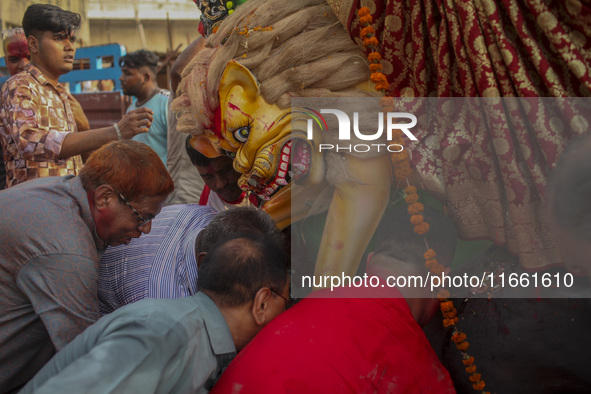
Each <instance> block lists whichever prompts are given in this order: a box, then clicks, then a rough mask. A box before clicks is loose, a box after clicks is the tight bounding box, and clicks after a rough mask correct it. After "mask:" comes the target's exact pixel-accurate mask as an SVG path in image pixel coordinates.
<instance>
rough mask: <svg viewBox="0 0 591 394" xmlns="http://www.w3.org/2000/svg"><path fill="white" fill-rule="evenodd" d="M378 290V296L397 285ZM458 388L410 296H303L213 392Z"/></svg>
mask: <svg viewBox="0 0 591 394" xmlns="http://www.w3.org/2000/svg"><path fill="white" fill-rule="evenodd" d="M375 290H377V292H375V293H374V294H375V295H374V297H375V296H383V295H384V294H385V293H384V292H385V291H387V292H392V291H393V289H375ZM322 291H323V292H325V295H330V296H331V297H339V296H340V297H344V296H347V297H350V296H351V295H353V294H358V296H365V295H367V294H363V292H366V291H374V289H371V290H366V289H363V288H348V289H337V290H335V291H334V292H332V293H330V294H326V293H327V292H328V290H322ZM395 291H396V290H395ZM351 292H353V293H351ZM396 292H397V291H396ZM314 294H315V295H316V296H319V295H321V294H320V293H314ZM388 296H389V297H392V294H391V293H389V294H388ZM397 296H399V297H400V294H399V293H398V295H397ZM453 392H455V390H454V388H453V385H452V383H451V380H450V378H449V375H448V372H447V370H446V369H445V368H444V367H443V365H441V363H440V362H439V360H438V359H437V356H436V355H435V353H434V351H433V349H432V348H431V346H430V344H429V342H428V341H427V339H426V337H425V335H424V334H423V331H422V330H421V328H420V327H419V326H418V324H417V323H416V322H415V320H414V318H413V316H412V315H411V312H410V309H409V307H408V305H407V303H406V301H405V300H404V298H307V299H304V300H302V301H301V302H299V303H298V304H296V305H295V306H294V307H293V308H291V309H289V310H288V311H286V312H285V313H283V314H281V315H279V317H277V318H276V319H275V320H273V321H272V322H271V323H269V324H268V325H267V326H266V327H265V328H264V329H263V330H262V331H261V332H260V333H259V334H258V335H257V336H256V337H255V339H254V340H253V341H252V342H251V343H250V344H249V345H248V346H247V347H245V348H244V349H243V350H242V351H241V352H240V353H239V354H238V356H237V357H236V358H235V359H234V361H233V362H232V363H231V364H230V366H229V367H228V369H227V370H226V371H225V372H224V374H223V375H222V377H221V379H220V381H219V382H218V383H217V384H216V386H215V387H214V389H213V390H212V393H214V394H215V393H218V394H219V393H257V394H264V393H273V394H277V393H307V394H310V393H453Z"/></svg>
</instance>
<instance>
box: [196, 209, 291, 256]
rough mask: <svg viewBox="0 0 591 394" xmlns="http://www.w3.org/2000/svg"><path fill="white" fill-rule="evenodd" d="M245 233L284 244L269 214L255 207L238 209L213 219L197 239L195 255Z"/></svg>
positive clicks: (219, 214) (221, 213)
mask: <svg viewBox="0 0 591 394" xmlns="http://www.w3.org/2000/svg"><path fill="white" fill-rule="evenodd" d="M244 233H247V234H255V235H261V236H263V237H265V238H269V239H273V241H276V242H278V243H283V235H282V234H281V232H280V231H279V229H278V228H277V225H276V224H275V221H274V220H273V219H272V218H271V216H269V214H268V213H266V212H263V211H261V210H259V209H256V208H253V207H237V208H232V209H228V210H227V211H222V212H220V213H218V214H216V215H215V216H214V217H213V219H212V220H211V222H209V224H208V225H207V227H205V228H204V229H203V231H201V232H200V233H199V236H198V237H197V240H196V242H195V254H196V255H197V254H199V253H201V252H207V253H209V251H210V250H211V247H212V246H213V245H215V244H217V243H219V242H222V241H224V240H227V239H230V238H233V237H235V236H236V235H238V234H244Z"/></svg>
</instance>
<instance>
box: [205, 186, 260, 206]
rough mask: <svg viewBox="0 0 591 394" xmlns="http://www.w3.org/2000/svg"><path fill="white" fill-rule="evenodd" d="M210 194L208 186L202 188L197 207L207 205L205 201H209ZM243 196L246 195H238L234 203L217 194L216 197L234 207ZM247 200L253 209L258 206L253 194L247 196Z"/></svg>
mask: <svg viewBox="0 0 591 394" xmlns="http://www.w3.org/2000/svg"><path fill="white" fill-rule="evenodd" d="M210 193H211V189H210V188H209V186H207V185H205V186H203V191H202V192H201V196H200V197H199V205H207V201H209V194H210ZM245 194H246V193H242V194H241V195H240V198H239V199H238V200H235V201H226V200H224V199H223V198H222V197H221V196H220V195H219V194H218V197H219V198H220V200H222V201H224V202H226V203H228V204H232V205H235V204H240V203H241V202H242V200H244V195H245ZM248 199H249V200H250V203H251V204H252V205H254V206H255V207H258V206H259V200H258V199H257V197H256V195H255V194H254V193H251V194H249V196H248Z"/></svg>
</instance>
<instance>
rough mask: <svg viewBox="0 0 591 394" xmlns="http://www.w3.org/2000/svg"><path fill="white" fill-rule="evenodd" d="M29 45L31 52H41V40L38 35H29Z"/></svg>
mask: <svg viewBox="0 0 591 394" xmlns="http://www.w3.org/2000/svg"><path fill="white" fill-rule="evenodd" d="M27 45H28V46H29V52H30V53H35V54H37V53H38V52H39V40H37V37H35V36H33V35H30V36H28V37H27Z"/></svg>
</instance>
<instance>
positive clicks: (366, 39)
mask: <svg viewBox="0 0 591 394" xmlns="http://www.w3.org/2000/svg"><path fill="white" fill-rule="evenodd" d="M357 15H358V17H359V23H360V24H361V26H362V29H361V34H360V35H361V39H362V40H363V44H364V45H365V47H366V49H368V50H369V51H371V52H370V53H369V55H368V56H367V59H368V60H369V63H370V64H369V69H370V71H371V76H370V79H371V81H372V82H373V83H374V84H375V89H376V90H378V91H381V92H382V93H383V94H384V96H385V97H382V99H381V100H380V104H381V106H382V110H383V111H385V112H392V111H393V108H394V105H393V99H392V98H391V97H387V96H386V92H387V90H388V89H389V88H390V85H389V83H388V79H387V77H386V76H385V75H384V74H383V73H382V72H381V70H382V65H381V60H382V56H381V55H380V53H379V52H378V46H379V42H378V39H377V37H376V36H375V29H374V28H373V26H371V23H372V22H373V17H372V15H371V12H370V10H369V8H367V7H362V8H360V9H359V10H358V11H357ZM392 142H393V143H394V144H398V145H401V146H404V139H403V138H402V131H400V130H397V131H395V132H394V133H393V136H392ZM391 161H392V164H393V166H394V177H395V179H396V180H397V181H398V182H402V181H406V183H407V184H408V177H409V176H410V175H411V174H412V169H411V167H410V163H409V155H408V152H407V151H406V150H404V149H403V150H402V151H401V152H398V153H397V154H396V155H393V156H392V160H391ZM404 194H405V196H404V200H405V202H406V203H407V204H408V213H409V214H410V215H411V218H410V221H411V223H412V224H413V225H414V232H415V233H417V234H422V235H423V234H426V233H427V232H429V223H427V222H425V221H424V216H423V215H422V212H423V211H424V209H425V207H424V205H423V204H421V203H419V202H418V200H419V195H418V193H417V188H416V187H415V186H410V185H408V186H407V187H406V188H404ZM423 257H424V258H425V266H426V267H427V268H428V269H429V271H430V273H431V274H433V275H442V274H443V272H444V270H445V267H443V265H441V264H439V262H438V261H437V259H436V257H437V254H436V253H435V251H434V250H433V249H428V250H427V251H426V252H425V254H424V256H423ZM449 296H450V294H449V291H448V290H446V289H441V290H440V291H439V293H438V294H437V298H438V299H439V301H440V308H441V313H442V315H443V326H444V327H453V334H452V337H451V338H452V341H453V342H454V343H455V345H456V347H457V348H458V349H459V350H460V351H461V352H462V363H463V364H464V365H465V366H466V372H468V373H469V374H470V376H469V379H470V381H471V382H472V383H473V385H472V387H473V388H474V389H475V390H479V391H482V390H483V389H484V387H485V383H484V380H482V375H481V374H480V373H478V372H476V365H475V363H474V357H473V356H470V355H468V354H467V353H466V351H467V350H468V347H469V346H470V344H469V342H468V341H466V339H467V335H466V334H465V333H463V332H461V331H459V330H458V328H457V327H456V323H457V322H458V316H457V311H456V308H455V306H454V304H453V301H451V300H449V299H448V297H449ZM486 394H490V393H488V392H486Z"/></svg>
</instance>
